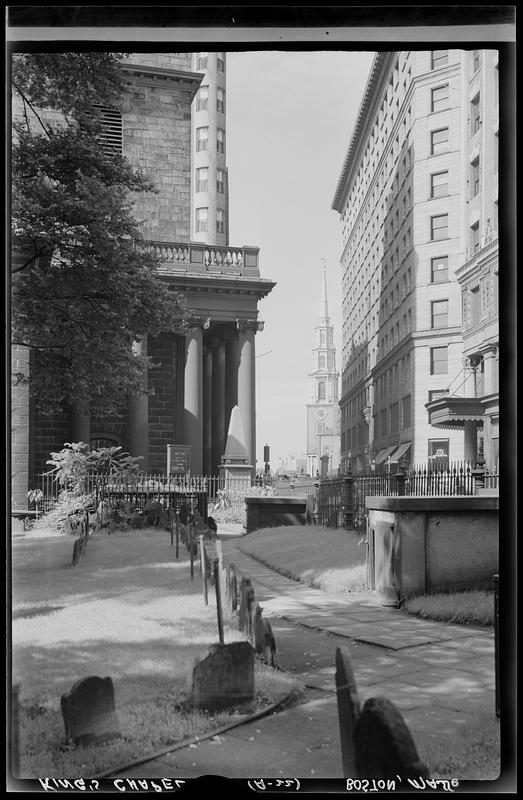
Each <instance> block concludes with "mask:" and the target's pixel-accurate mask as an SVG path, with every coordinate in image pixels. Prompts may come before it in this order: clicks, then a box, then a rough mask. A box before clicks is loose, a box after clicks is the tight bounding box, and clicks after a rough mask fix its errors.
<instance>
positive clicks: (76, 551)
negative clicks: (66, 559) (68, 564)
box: [73, 538, 82, 567]
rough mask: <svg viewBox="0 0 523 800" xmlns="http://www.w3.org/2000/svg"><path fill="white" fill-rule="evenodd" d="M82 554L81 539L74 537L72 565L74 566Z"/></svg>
mask: <svg viewBox="0 0 523 800" xmlns="http://www.w3.org/2000/svg"><path fill="white" fill-rule="evenodd" d="M81 554H82V539H81V538H79V539H75V540H74V543H73V567H76V565H77V564H78V561H79V559H80V556H81Z"/></svg>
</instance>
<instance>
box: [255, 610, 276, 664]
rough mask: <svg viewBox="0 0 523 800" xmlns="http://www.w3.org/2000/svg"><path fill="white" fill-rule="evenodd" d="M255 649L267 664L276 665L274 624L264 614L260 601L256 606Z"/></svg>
mask: <svg viewBox="0 0 523 800" xmlns="http://www.w3.org/2000/svg"><path fill="white" fill-rule="evenodd" d="M254 650H255V652H256V655H259V656H261V658H262V659H263V661H264V662H265V663H266V664H270V665H271V666H273V667H274V666H276V641H275V639H274V634H273V632H272V626H271V623H270V622H269V620H268V619H265V617H264V616H263V608H262V607H261V606H260V605H259V604H258V603H256V604H255V606H254Z"/></svg>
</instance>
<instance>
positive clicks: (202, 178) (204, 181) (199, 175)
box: [196, 167, 209, 192]
mask: <svg viewBox="0 0 523 800" xmlns="http://www.w3.org/2000/svg"><path fill="white" fill-rule="evenodd" d="M208 188H209V168H208V167H199V168H198V169H197V170H196V191H197V192H206V191H207V189H208Z"/></svg>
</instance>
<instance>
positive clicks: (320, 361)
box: [318, 353, 326, 369]
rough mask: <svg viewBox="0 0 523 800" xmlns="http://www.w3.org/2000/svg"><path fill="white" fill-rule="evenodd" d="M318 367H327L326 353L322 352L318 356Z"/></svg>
mask: <svg viewBox="0 0 523 800" xmlns="http://www.w3.org/2000/svg"><path fill="white" fill-rule="evenodd" d="M318 367H319V369H325V367H326V362H325V354H324V353H322V354H321V355H319V356H318Z"/></svg>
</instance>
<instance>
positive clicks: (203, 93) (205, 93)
mask: <svg viewBox="0 0 523 800" xmlns="http://www.w3.org/2000/svg"><path fill="white" fill-rule="evenodd" d="M208 102H209V87H208V86H200V88H199V89H198V100H197V104H196V110H197V111H205V110H206V108H207V104H208Z"/></svg>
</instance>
